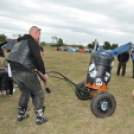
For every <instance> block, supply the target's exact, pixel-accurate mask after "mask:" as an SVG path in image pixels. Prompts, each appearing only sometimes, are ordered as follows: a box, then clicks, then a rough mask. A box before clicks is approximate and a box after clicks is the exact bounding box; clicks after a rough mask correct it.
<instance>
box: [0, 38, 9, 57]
mask: <svg viewBox="0 0 134 134" xmlns="http://www.w3.org/2000/svg"><path fill="white" fill-rule="evenodd" d="M8 42H9V39H6V41H4V42H2V43H0V56H1V57H5V54H4V51H3V49H2V48H1V47H2V46H4V45H5V44H7V43H8Z"/></svg>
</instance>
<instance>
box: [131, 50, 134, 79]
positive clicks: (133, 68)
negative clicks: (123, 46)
mask: <svg viewBox="0 0 134 134" xmlns="http://www.w3.org/2000/svg"><path fill="white" fill-rule="evenodd" d="M131 59H132V78H134V49H133V50H132V52H131Z"/></svg>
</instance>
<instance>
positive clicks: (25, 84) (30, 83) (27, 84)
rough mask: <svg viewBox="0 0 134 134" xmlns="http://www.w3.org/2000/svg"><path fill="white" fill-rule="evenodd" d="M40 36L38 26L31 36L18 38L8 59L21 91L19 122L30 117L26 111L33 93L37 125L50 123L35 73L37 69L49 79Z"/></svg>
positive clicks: (32, 30)
mask: <svg viewBox="0 0 134 134" xmlns="http://www.w3.org/2000/svg"><path fill="white" fill-rule="evenodd" d="M40 34H41V29H40V28H38V27H37V26H32V27H31V28H30V30H29V34H27V35H24V36H23V37H20V38H18V43H17V44H15V45H14V47H13V48H12V50H11V52H10V54H9V56H8V58H7V60H8V62H9V63H10V65H11V72H12V76H13V80H14V81H15V83H17V85H18V87H19V89H20V91H21V95H20V99H19V102H18V117H17V121H22V120H24V119H26V118H27V117H29V114H26V111H27V106H28V102H29V99H30V96H31V93H32V94H33V95H34V97H33V101H34V103H33V104H34V107H35V113H36V124H42V123H45V122H47V121H48V118H47V117H43V114H44V110H45V106H44V92H43V90H42V87H41V83H40V81H39V79H38V76H37V73H36V72H35V71H34V69H35V68H36V69H37V70H38V71H40V72H41V73H42V77H43V78H44V79H46V78H47V75H46V71H45V66H44V62H43V60H42V58H41V56H40V51H39V45H38V39H39V38H40Z"/></svg>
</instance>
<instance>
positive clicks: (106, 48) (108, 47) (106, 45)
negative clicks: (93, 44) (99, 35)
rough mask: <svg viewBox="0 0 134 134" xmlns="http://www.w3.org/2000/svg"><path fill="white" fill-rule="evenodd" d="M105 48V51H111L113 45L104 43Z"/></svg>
mask: <svg viewBox="0 0 134 134" xmlns="http://www.w3.org/2000/svg"><path fill="white" fill-rule="evenodd" d="M103 48H104V49H105V50H109V49H111V44H110V43H109V42H108V41H105V42H104V45H103Z"/></svg>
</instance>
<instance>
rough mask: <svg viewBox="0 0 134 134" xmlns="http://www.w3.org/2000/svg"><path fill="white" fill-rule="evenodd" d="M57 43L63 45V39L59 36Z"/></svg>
mask: <svg viewBox="0 0 134 134" xmlns="http://www.w3.org/2000/svg"><path fill="white" fill-rule="evenodd" d="M57 45H58V46H63V40H62V39H61V38H58V40H57Z"/></svg>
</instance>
